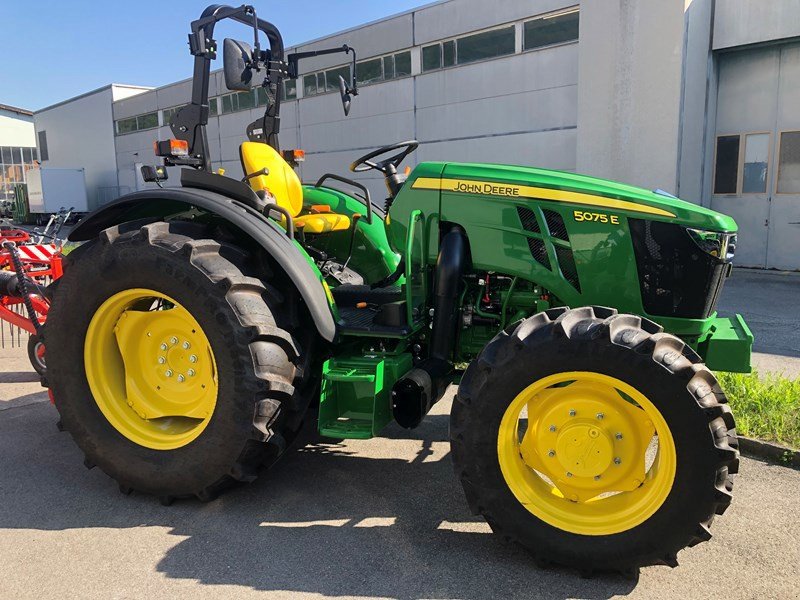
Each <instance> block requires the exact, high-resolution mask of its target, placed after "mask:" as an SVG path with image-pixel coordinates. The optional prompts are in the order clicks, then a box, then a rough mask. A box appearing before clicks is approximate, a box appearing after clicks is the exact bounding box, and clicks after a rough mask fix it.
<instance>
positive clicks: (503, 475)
mask: <svg viewBox="0 0 800 600" xmlns="http://www.w3.org/2000/svg"><path fill="white" fill-rule="evenodd" d="M726 402H727V400H726V398H725V395H724V393H723V392H722V390H721V389H720V387H719V385H718V384H717V381H716V379H715V378H714V376H713V374H712V373H711V372H710V371H709V370H708V369H707V368H706V367H705V366H704V365H703V364H702V363H701V360H700V358H699V356H698V355H697V354H696V353H695V352H694V351H693V350H691V348H689V347H688V346H686V345H685V344H684V343H683V342H682V341H681V340H679V339H678V338H676V337H674V336H671V335H668V334H665V333H663V332H662V330H661V327H660V326H658V325H656V324H655V323H653V322H651V321H647V320H646V319H642V318H640V317H636V316H632V315H619V314H617V312H616V311H615V310H613V309H608V308H601V307H585V308H579V309H573V310H568V309H553V310H550V311H547V312H546V313H540V314H538V315H535V316H533V317H531V318H529V319H526V320H524V321H522V322H521V323H519V324H518V325H517V326H515V327H512V328H509V329H508V330H506V331H504V332H501V333H500V334H498V336H496V337H495V338H494V339H493V340H492V341H491V342H490V343H489V344H488V345H487V346H486V347H485V348H484V350H483V351H482V352H481V354H480V355H479V356H478V357H477V359H476V360H475V361H474V362H473V363H472V364H471V365H470V366H469V368H468V369H467V371H466V373H465V374H464V377H463V378H462V380H461V383H460V385H459V389H458V394H457V396H456V400H455V402H454V406H453V411H452V414H451V448H452V456H453V462H454V466H455V470H456V473H457V475H458V476H459V478H460V479H461V483H462V486H463V488H464V491H465V494H466V496H467V500H468V502H469V504H470V507H471V508H472V510H473V512H475V513H476V514H482V515H483V516H484V517H485V518H486V520H487V521H488V523H489V525H490V526H491V527H492V529H493V530H494V531H495V532H496V533H498V534H500V535H501V536H503V537H504V538H505V539H508V540H511V541H516V542H518V543H520V544H521V545H522V546H524V547H525V548H527V549H528V550H529V551H530V552H532V553H533V555H534V557H535V559H536V560H537V562H539V563H540V564H548V563H555V564H560V565H565V566H571V567H576V568H578V569H579V570H581V571H583V572H594V571H607V570H611V571H621V572H630V571H631V570H635V569H637V568H639V567H642V566H646V565H653V564H666V565H670V566H675V565H677V553H678V551H680V550H681V549H683V548H684V547H686V546H693V545H695V544H697V543H700V542H702V541H705V540H707V539H709V538H710V537H711V534H710V533H709V530H708V526H709V525H710V524H711V521H712V520H713V518H714V516H715V515H717V514H722V513H723V512H724V511H725V509H726V508H727V507H728V505H729V504H730V501H731V489H732V480H731V476H732V475H733V474H734V473H736V471H737V470H738V450H737V445H736V434H735V429H734V422H733V417H732V415H731V412H730V409H729V408H728V405H727V403H726ZM526 411H527V414H526ZM509 427H513V428H512V429H509ZM516 427H519V429H516ZM654 434H655V435H654ZM648 448H649V450H648ZM656 448H657V449H656ZM631 461H633V462H631ZM637 461H642V462H641V465H639V463H638V462H637ZM648 461H652V462H651V464H650V466H649V467H648V466H647V462H648Z"/></svg>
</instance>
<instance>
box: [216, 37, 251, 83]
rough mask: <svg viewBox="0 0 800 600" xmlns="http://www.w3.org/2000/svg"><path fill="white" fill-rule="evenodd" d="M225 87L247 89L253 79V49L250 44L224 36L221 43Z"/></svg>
mask: <svg viewBox="0 0 800 600" xmlns="http://www.w3.org/2000/svg"><path fill="white" fill-rule="evenodd" d="M222 62H223V68H224V71H225V87H227V88H228V89H229V90H231V91H236V90H239V91H247V90H249V89H250V87H251V85H252V81H253V70H252V68H251V65H252V64H253V49H252V48H251V47H250V44H247V43H245V42H240V41H239V40H232V39H230V38H225V41H224V43H223V45H222Z"/></svg>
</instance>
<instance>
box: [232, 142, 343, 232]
mask: <svg viewBox="0 0 800 600" xmlns="http://www.w3.org/2000/svg"><path fill="white" fill-rule="evenodd" d="M239 157H240V158H241V160H242V169H244V172H245V174H246V175H252V174H253V173H258V172H259V171H262V170H264V169H266V171H267V172H266V174H261V175H256V176H254V177H251V178H250V179H248V180H247V181H248V183H249V184H250V187H251V188H253V189H254V190H255V191H259V190H265V191H267V192H269V193H270V194H272V195H273V196H274V197H275V201H276V202H277V203H278V205H279V206H280V207H282V208H285V209H286V210H287V211H289V214H290V215H292V218H293V220H294V226H295V227H297V228H303V231H305V232H306V233H328V232H329V231H342V230H345V229H349V228H350V218H349V217H347V215H339V214H336V213H328V212H326V213H318V214H315V213H311V214H306V215H303V216H299V215H300V212H301V211H302V210H303V186H302V184H301V183H300V178H299V177H298V176H297V173H295V172H294V169H292V167H291V166H289V163H287V162H286V161H285V160H284V159H283V157H282V156H281V155H280V154H279V153H278V152H277V151H276V150H275V148H273V147H272V146H269V145H267V144H262V143H261V142H244V143H243V144H242V145H241V146H240V147H239Z"/></svg>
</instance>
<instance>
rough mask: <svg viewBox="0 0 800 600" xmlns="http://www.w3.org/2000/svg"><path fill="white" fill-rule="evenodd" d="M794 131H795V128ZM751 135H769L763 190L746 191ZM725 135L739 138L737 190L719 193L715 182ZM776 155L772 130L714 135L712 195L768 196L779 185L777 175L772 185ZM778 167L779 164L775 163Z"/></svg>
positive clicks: (728, 196)
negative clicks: (748, 148)
mask: <svg viewBox="0 0 800 600" xmlns="http://www.w3.org/2000/svg"><path fill="white" fill-rule="evenodd" d="M792 131H795V130H794V129H793V130H792ZM749 135H767V136H769V137H768V138H767V148H768V152H769V155H768V156H767V185H766V187H765V189H764V191H763V192H745V191H744V158H745V154H746V153H747V136H749ZM723 137H738V138H739V156H738V158H737V164H736V191H735V192H727V193H717V192H715V191H714V182H715V181H716V179H717V150H718V148H719V138H723ZM773 157H774V153H773V140H772V132H771V131H762V130H755V131H740V132H738V133H718V134H716V135H715V136H714V163H713V164H714V169H713V172H712V174H711V195H712V196H718V197H727V198H730V197H734V196H745V197H752V196H768V195H769V193H770V190H771V189H773V186H777V180H778V178H777V177H773V180H774V181H773V182H772V185H770V181H769V178H770V175H771V173H772V169H773V164H772V160H773ZM774 166H775V167H777V165H774Z"/></svg>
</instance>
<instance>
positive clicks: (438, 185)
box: [406, 163, 737, 232]
mask: <svg viewBox="0 0 800 600" xmlns="http://www.w3.org/2000/svg"><path fill="white" fill-rule="evenodd" d="M434 173H437V174H438V173H441V175H440V176H436V177H431V175H432V174H434ZM406 185H410V186H411V187H413V188H414V189H439V190H441V191H443V192H456V193H459V192H461V193H466V194H481V195H484V196H498V197H503V198H509V197H515V198H520V199H525V198H530V199H531V200H533V199H536V200H537V201H539V202H541V201H542V200H545V201H552V202H557V203H566V204H573V205H575V207H576V208H581V207H585V208H586V209H587V210H600V211H608V212H611V213H616V214H624V215H626V216H630V217H636V218H646V219H652V220H657V221H670V222H674V223H680V224H682V225H686V226H688V227H695V228H699V229H705V230H711V231H722V232H735V231H736V230H737V225H736V222H735V221H734V220H733V219H732V218H731V217H729V216H727V215H724V214H722V213H718V212H716V211H713V210H710V209H707V208H704V207H702V206H699V205H697V204H693V203H691V202H686V201H685V200H681V199H679V198H676V197H675V196H673V195H671V194H669V193H667V192H663V191H660V190H656V191H651V190H646V189H644V188H639V187H635V186H632V185H626V184H623V183H617V182H614V181H609V180H606V179H600V178H597V177H589V176H587V175H578V174H575V173H568V172H565V171H551V170H548V169H538V168H534V167H521V166H512V165H497V164H473V163H421V164H420V165H418V166H417V168H416V169H415V170H414V172H413V173H412V174H411V176H410V178H409V181H408V182H407V184H406Z"/></svg>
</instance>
